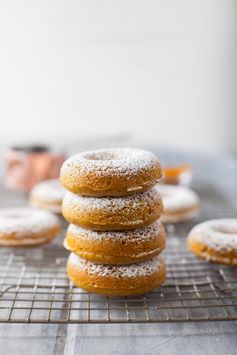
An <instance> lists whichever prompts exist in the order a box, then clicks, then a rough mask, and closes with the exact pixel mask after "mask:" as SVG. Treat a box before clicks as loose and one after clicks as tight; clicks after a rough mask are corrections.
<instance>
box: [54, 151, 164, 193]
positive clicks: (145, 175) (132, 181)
mask: <svg viewBox="0 0 237 355" xmlns="http://www.w3.org/2000/svg"><path fill="white" fill-rule="evenodd" d="M161 176H162V170H161V166H160V162H159V161H158V159H157V158H156V157H155V155H154V154H152V153H151V152H148V151H146V150H141V149H135V148H111V149H100V150H92V151H87V152H84V153H80V154H77V155H75V156H73V157H71V158H69V159H68V160H66V161H65V162H64V164H63V166H62V168H61V174H60V179H61V182H62V184H63V186H64V187H65V189H67V190H69V191H71V192H73V193H75V194H79V195H83V196H93V197H104V196H127V195H133V194H136V193H137V192H143V191H146V190H148V189H150V188H151V187H152V186H154V185H155V184H156V183H157V182H158V181H159V179H160V178H161Z"/></svg>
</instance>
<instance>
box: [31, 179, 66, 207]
mask: <svg viewBox="0 0 237 355" xmlns="http://www.w3.org/2000/svg"><path fill="white" fill-rule="evenodd" d="M65 193H66V190H65V189H64V188H63V187H62V185H61V184H60V182H59V180H58V179H52V180H45V181H42V182H40V183H38V184H37V185H35V186H34V187H33V189H32V190H31V192H30V197H31V198H36V199H38V200H40V201H44V200H45V201H52V202H60V201H62V199H63V197H64V195H65Z"/></svg>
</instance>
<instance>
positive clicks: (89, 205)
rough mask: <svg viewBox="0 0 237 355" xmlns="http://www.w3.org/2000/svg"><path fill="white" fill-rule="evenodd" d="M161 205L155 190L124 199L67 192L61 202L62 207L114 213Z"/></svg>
mask: <svg viewBox="0 0 237 355" xmlns="http://www.w3.org/2000/svg"><path fill="white" fill-rule="evenodd" d="M157 201H158V202H160V203H161V197H160V195H159V193H158V192H157V191H156V190H155V188H153V189H151V190H148V191H146V192H142V193H139V194H136V195H132V196H125V197H85V196H79V195H75V194H73V193H71V192H68V193H67V194H66V195H65V197H64V200H63V205H65V206H70V205H71V204H73V205H78V206H80V207H84V208H86V209H87V210H88V211H95V210H98V211H99V210H103V209H107V210H110V211H111V212H115V213H116V211H118V210H121V209H124V208H132V207H133V206H136V205H141V204H147V205H150V204H151V203H154V202H157Z"/></svg>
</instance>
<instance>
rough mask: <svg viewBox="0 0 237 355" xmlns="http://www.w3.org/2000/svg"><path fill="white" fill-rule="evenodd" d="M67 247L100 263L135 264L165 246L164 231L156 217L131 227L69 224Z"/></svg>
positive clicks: (154, 254)
mask: <svg viewBox="0 0 237 355" xmlns="http://www.w3.org/2000/svg"><path fill="white" fill-rule="evenodd" d="M64 246H65V247H66V249H68V250H70V251H72V252H74V253H75V254H77V255H79V256H81V257H82V258H84V259H87V260H89V261H92V262H95V263H101V264H113V265H116V264H120V265H121V264H132V263H137V262H142V261H145V260H148V259H151V258H153V257H154V256H156V255H158V254H160V253H161V251H162V250H163V249H164V248H165V231H164V228H163V226H162V224H161V223H160V222H159V221H157V222H155V223H153V224H151V225H150V226H148V227H145V228H140V229H134V230H132V231H112V232H111V231H110V232H103V231H100V232H96V231H91V230H89V229H84V228H80V227H77V226H75V225H74V224H70V225H69V228H68V230H67V235H66V239H65V242H64Z"/></svg>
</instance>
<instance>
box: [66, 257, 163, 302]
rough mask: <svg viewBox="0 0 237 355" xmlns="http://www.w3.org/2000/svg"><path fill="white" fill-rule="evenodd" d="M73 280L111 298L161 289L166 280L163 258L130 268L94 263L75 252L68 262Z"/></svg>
mask: <svg viewBox="0 0 237 355" xmlns="http://www.w3.org/2000/svg"><path fill="white" fill-rule="evenodd" d="M67 273H68V277H69V278H70V280H71V281H72V282H73V283H74V284H75V285H76V286H78V287H80V288H83V289H85V290H87V291H89V292H94V293H99V294H102V295H108V296H109V295H111V296H127V295H137V294H144V293H146V292H149V291H151V290H152V289H155V288H157V287H159V286H160V285H161V284H162V283H163V282H164V281H165V277H166V270H165V265H164V263H163V261H162V259H161V258H160V257H155V258H153V259H151V260H149V261H144V262H142V263H137V264H130V265H113V266H111V265H102V264H94V263H91V262H90V261H86V260H85V259H82V258H80V257H79V256H78V255H76V254H74V253H71V254H70V256H69V259H68V263H67Z"/></svg>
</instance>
